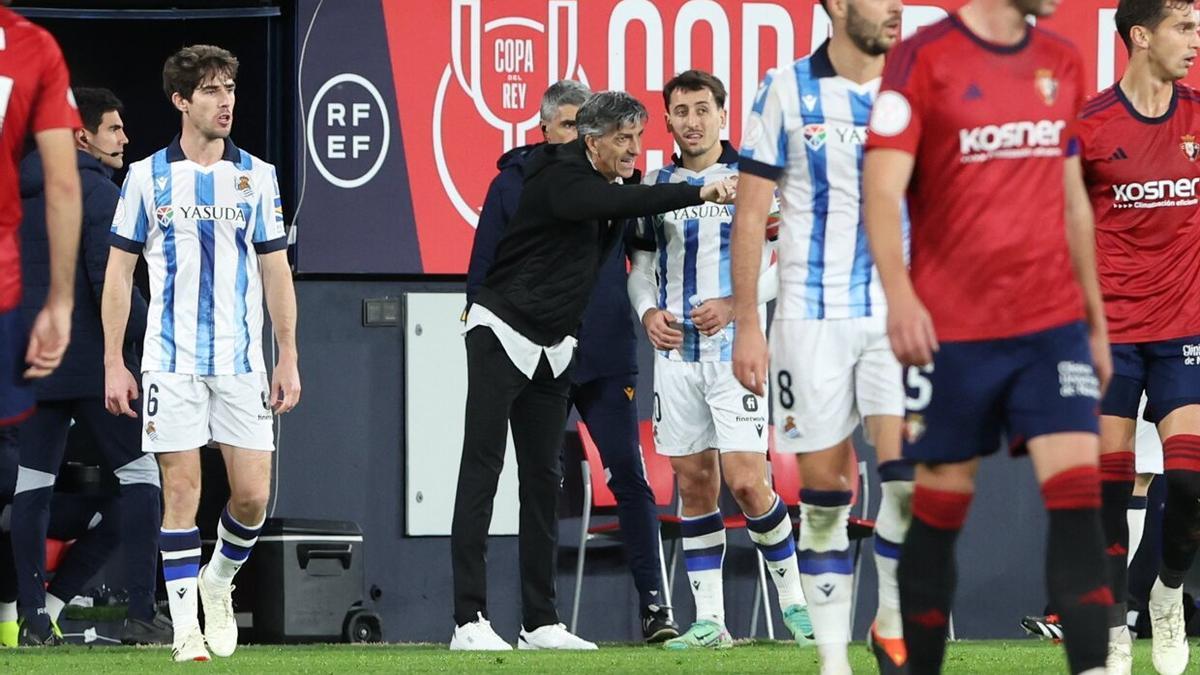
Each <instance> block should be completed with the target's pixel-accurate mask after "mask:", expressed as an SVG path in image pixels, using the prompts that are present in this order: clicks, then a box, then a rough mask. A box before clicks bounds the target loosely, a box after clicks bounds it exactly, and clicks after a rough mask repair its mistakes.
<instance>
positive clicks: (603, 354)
mask: <svg viewBox="0 0 1200 675" xmlns="http://www.w3.org/2000/svg"><path fill="white" fill-rule="evenodd" d="M590 95H591V91H590V90H589V89H588V88H587V86H586V85H584V84H582V83H580V82H576V81H574V80H562V81H560V82H556V83H554V84H552V85H550V88H549V89H547V90H546V93H545V94H543V95H542V105H541V111H540V115H541V128H542V136H543V137H544V138H545V139H546V143H570V142H571V141H573V140H575V138H576V133H575V114H576V112H577V111H578V110H579V106H581V105H583V102H584V101H586V100H587V98H588V96H590ZM540 145H542V144H541V143H538V144H535V145H525V146H522V147H519V148H513V149H512V150H509V151H508V152H506V153H504V155H503V156H502V157H501V158H500V161H499V162H497V168H498V169H499V170H500V173H499V174H497V175H496V177H495V178H494V179H493V180H492V184H491V186H490V187H489V188H488V194H487V199H486V200H485V201H484V203H483V209H482V210H481V211H480V212H479V224H478V226H477V227H476V228H475V243H474V246H472V248H471V264H470V266H469V267H468V268H467V302H468V303H471V302H474V301H475V295H476V293H478V292H479V287H480V286H481V285H482V284H483V280H484V277H486V276H487V273H488V270H489V269H490V268H491V266H492V260H493V259H494V258H495V256H496V246H497V245H498V244H499V243H500V238H501V237H503V236H504V232H505V231H506V230H507V229H508V224H509V222H510V221H511V220H512V219H513V216H514V215H515V214H516V211H517V203H518V202H519V201H520V199H521V187H522V182H523V179H524V168H525V162H526V161H527V159H528V158H529V155H530V153H532V152H533V151H534V149H535V148H537V147H539V146H540ZM625 260H626V257H625V248H624V246H621V245H617V246H614V247H613V250H612V252H611V253H609V255H608V257H607V258H606V259H605V260H604V262H603V263H602V264H601V266H600V272H599V276H598V277H597V279H596V288H595V290H593V291H592V297H591V299H590V300H589V301H588V306H587V310H586V311H585V312H584V314H583V323H582V325H581V326H580V328H579V350H578V352H577V353H576V354H575V359H576V362H575V367H574V368H573V369H572V370H571V403H572V404H573V405H574V406H575V407H576V409H577V410H579V415H580V417H582V418H583V421H584V423H585V424H587V428H588V432H589V433H590V434H591V435H592V438H594V439H595V441H596V447H597V449H598V450H599V451H600V458H601V460H602V461H603V462H604V468H605V469H606V470H607V471H608V487H609V489H611V490H612V492H613V495H614V496H615V497H616V498H617V518H618V520H619V521H620V524H621V530H622V532H623V537H622V540H623V541H624V543H625V546H626V555H627V556H628V558H629V571H630V572H631V573H632V574H633V582H634V585H635V586H637V590H638V598H639V606H640V608H641V626H642V637H643V638H644V639H645V640H646V641H647V642H651V643H655V642H662V641H663V640H669V639H671V638H673V637H675V636H676V635H678V634H679V629H678V628H677V627H676V626H675V623H674V621H672V619H671V616H670V614H669V611H668V609H667V608H666V607H665V605H666V604H669V600H668V599H667V598H665V597H664V595H663V593H662V590H663V583H664V580H663V578H662V562H661V560H662V559H661V557H660V549H659V538H658V516H657V513H656V509H655V506H654V493H653V492H651V491H650V485H649V484H648V483H647V482H646V475H645V473H644V469H643V465H642V456H641V453H640V448H641V445H640V443H639V442H638V420H637V403H636V399H635V398H634V395H635V394H634V392H635V387H636V386H637V338H636V336H635V335H634V332H633V321H632V320H631V318H630V317H631V311H632V310H631V309H630V306H629V301H628V299H627V297H626V294H625V279H626V274H625ZM572 624H574V619H572Z"/></svg>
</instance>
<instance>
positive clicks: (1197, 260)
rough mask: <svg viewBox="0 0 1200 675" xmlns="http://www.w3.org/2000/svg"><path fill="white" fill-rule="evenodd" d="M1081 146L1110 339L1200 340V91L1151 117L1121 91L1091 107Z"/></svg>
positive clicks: (1178, 93) (1182, 94) (1180, 92)
mask: <svg viewBox="0 0 1200 675" xmlns="http://www.w3.org/2000/svg"><path fill="white" fill-rule="evenodd" d="M1079 140H1080V143H1081V146H1082V158H1083V168H1084V177H1085V179H1086V181H1087V186H1088V194H1089V195H1090V197H1091V201H1092V209H1093V211H1094V212H1095V216H1096V265H1097V268H1098V269H1099V271H1100V288H1101V290H1103V292H1104V309H1105V314H1106V315H1107V316H1108V335H1109V339H1110V340H1112V341H1113V342H1115V343H1133V342H1157V341H1160V340H1172V339H1175V338H1181V337H1188V336H1192V335H1197V334H1200V303H1197V302H1196V299H1195V297H1193V296H1195V294H1196V291H1197V290H1200V206H1198V204H1200V190H1198V189H1197V186H1198V185H1200V92H1197V91H1196V90H1194V89H1192V88H1191V87H1188V86H1186V85H1183V84H1176V85H1175V86H1174V91H1173V93H1172V96H1171V104H1170V106H1169V107H1168V109H1167V112H1166V113H1164V114H1163V115H1162V116H1161V117H1155V118H1149V117H1145V116H1143V115H1141V114H1140V113H1138V111H1137V110H1136V109H1135V108H1134V107H1133V105H1131V104H1130V103H1129V100H1128V99H1127V98H1126V97H1125V94H1124V92H1122V91H1121V88H1120V87H1119V86H1118V85H1113V86H1112V87H1110V88H1108V89H1105V90H1104V91H1102V92H1100V93H1099V94H1097V95H1096V96H1095V97H1094V98H1092V100H1090V101H1088V102H1087V103H1086V104H1085V105H1084V108H1083V113H1082V115H1081V119H1080V122H1079Z"/></svg>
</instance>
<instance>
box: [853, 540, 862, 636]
mask: <svg viewBox="0 0 1200 675" xmlns="http://www.w3.org/2000/svg"><path fill="white" fill-rule="evenodd" d="M862 547H863V540H862V539H859V540H857V541H855V542H854V574H853V577H852V579H851V582H850V633H851V635H853V634H854V614H855V612H856V611H857V610H858V582H859V581H860V575H859V571H860V569H861V567H862Z"/></svg>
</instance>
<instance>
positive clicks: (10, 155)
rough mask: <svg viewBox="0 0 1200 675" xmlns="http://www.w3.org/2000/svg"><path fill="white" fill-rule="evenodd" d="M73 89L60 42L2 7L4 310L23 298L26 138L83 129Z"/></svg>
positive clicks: (0, 295) (0, 274) (0, 280)
mask: <svg viewBox="0 0 1200 675" xmlns="http://www.w3.org/2000/svg"><path fill="white" fill-rule="evenodd" d="M70 87H71V78H70V76H69V75H68V74H67V66H66V64H65V63H64V62H63V56H62V51H61V50H59V48H58V44H57V43H56V42H55V41H54V38H53V37H51V36H50V34H49V33H47V32H46V31H45V30H43V29H42V28H40V27H38V26H35V25H34V24H32V23H30V22H29V21H27V20H25V19H24V18H22V17H21V16H19V15H17V14H16V13H14V12H12V11H11V10H9V9H7V8H4V7H0V311H5V310H8V309H11V308H13V307H16V306H17V304H18V303H19V302H20V299H21V260H20V241H19V238H18V236H19V230H20V225H21V194H20V185H19V181H18V177H17V165H18V163H19V162H20V159H21V152H22V151H23V150H24V148H25V139H26V137H27V136H28V135H29V134H31V133H37V132H39V131H46V130H47V129H60V128H62V129H77V128H79V126H80V123H79V113H78V111H76V110H75V102H74V99H73V98H72V97H71V89H70Z"/></svg>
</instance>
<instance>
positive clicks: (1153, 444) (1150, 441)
mask: <svg viewBox="0 0 1200 675" xmlns="http://www.w3.org/2000/svg"><path fill="white" fill-rule="evenodd" d="M1144 414H1146V394H1145V393H1144V392H1143V393H1142V403H1141V405H1140V406H1139V408H1138V416H1137V432H1135V433H1134V437H1133V459H1134V462H1133V464H1134V471H1136V472H1138V473H1153V474H1160V475H1161V474H1162V472H1163V447H1162V440H1161V439H1160V438H1159V437H1158V428H1157V427H1155V426H1154V425H1153V424H1152V423H1150V422H1147V421H1146V420H1144V419H1142V415H1144Z"/></svg>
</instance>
